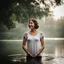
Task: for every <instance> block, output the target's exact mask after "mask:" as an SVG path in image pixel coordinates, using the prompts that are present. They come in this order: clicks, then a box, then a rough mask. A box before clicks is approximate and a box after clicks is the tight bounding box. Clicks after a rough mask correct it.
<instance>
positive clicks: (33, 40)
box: [24, 32, 44, 55]
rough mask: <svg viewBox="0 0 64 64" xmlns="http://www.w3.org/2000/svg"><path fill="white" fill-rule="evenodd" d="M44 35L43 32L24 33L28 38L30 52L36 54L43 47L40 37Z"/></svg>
mask: <svg viewBox="0 0 64 64" xmlns="http://www.w3.org/2000/svg"><path fill="white" fill-rule="evenodd" d="M42 36H44V35H43V33H42V32H39V33H38V34H37V35H35V36H33V35H31V34H30V33H29V32H25V33H24V37H25V38H26V39H27V48H28V50H29V52H30V53H32V54H33V55H34V54H36V53H37V52H38V51H39V49H40V48H41V42H40V38H41V37H42ZM39 55H41V54H39Z"/></svg>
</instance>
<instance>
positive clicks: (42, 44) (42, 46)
mask: <svg viewBox="0 0 64 64" xmlns="http://www.w3.org/2000/svg"><path fill="white" fill-rule="evenodd" d="M40 41H41V49H40V50H39V51H38V52H37V53H36V54H35V56H38V55H39V54H40V53H41V52H42V51H43V50H44V37H43V36H42V37H41V38H40Z"/></svg>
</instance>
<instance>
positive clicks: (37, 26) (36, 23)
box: [29, 18, 39, 29]
mask: <svg viewBox="0 0 64 64" xmlns="http://www.w3.org/2000/svg"><path fill="white" fill-rule="evenodd" d="M30 21H33V22H34V25H35V29H38V28H39V25H38V22H37V20H36V19H34V18H30V19H29V22H30Z"/></svg>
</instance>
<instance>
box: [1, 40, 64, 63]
mask: <svg viewBox="0 0 64 64" xmlns="http://www.w3.org/2000/svg"><path fill="white" fill-rule="evenodd" d="M25 59H26V53H25V52H24V51H23V49H22V42H21V41H0V64H3V63H5V64H6V63H8V64H25V62H26V60H25ZM9 61H10V62H9ZM42 63H43V64H63V63H64V40H45V49H44V51H43V52H42Z"/></svg>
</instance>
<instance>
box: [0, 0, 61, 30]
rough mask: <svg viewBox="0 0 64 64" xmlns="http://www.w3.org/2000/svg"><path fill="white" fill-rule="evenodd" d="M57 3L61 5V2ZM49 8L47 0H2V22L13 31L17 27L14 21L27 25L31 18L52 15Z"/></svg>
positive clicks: (51, 2) (0, 17)
mask: <svg viewBox="0 0 64 64" xmlns="http://www.w3.org/2000/svg"><path fill="white" fill-rule="evenodd" d="M49 2H50V4H51V5H53V4H54V2H53V1H52V0H49ZM55 2H56V5H59V4H60V2H61V0H55ZM41 4H42V5H41ZM41 6H42V7H41ZM49 8H50V5H49V4H48V3H46V0H1V1H0V22H1V23H3V24H4V25H6V26H7V27H8V29H11V28H14V27H15V22H14V21H18V22H20V23H26V21H28V19H29V18H30V17H34V18H41V17H43V16H48V15H50V14H49V13H50V10H49Z"/></svg>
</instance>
